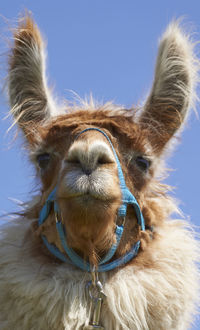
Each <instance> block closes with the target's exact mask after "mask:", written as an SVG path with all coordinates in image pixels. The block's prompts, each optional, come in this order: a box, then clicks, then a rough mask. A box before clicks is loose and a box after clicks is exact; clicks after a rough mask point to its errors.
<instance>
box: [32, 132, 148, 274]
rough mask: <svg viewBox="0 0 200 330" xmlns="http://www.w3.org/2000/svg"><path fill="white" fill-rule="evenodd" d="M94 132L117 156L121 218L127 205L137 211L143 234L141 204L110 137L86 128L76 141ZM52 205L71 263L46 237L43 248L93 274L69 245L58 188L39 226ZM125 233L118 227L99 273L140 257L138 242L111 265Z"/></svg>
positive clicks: (43, 213)
mask: <svg viewBox="0 0 200 330" xmlns="http://www.w3.org/2000/svg"><path fill="white" fill-rule="evenodd" d="M91 130H95V131H98V132H100V133H101V134H103V135H104V136H105V138H106V139H107V140H108V142H109V144H110V146H111V148H112V151H113V154H114V156H115V160H116V163H117V169H118V177H119V184H120V189H121V194H122V204H121V206H120V207H119V209H118V217H121V218H125V217H126V213H127V205H128V204H130V205H132V206H133V207H134V210H135V214H136V217H137V221H138V224H139V226H140V227H141V230H143V231H144V230H145V222H144V218H143V215H142V212H141V210H140V207H139V204H138V202H137V200H136V198H135V197H134V196H133V194H132V193H131V192H130V190H129V189H128V187H127V186H126V183H125V179H124V175H123V172H122V168H121V165H120V162H119V159H118V156H117V154H116V151H115V149H114V147H113V145H112V142H111V141H110V139H109V137H108V136H107V134H106V133H105V132H104V131H102V130H100V129H99V128H93V127H91V128H87V129H85V130H83V131H82V132H80V133H79V134H78V136H77V138H78V137H79V136H80V135H81V134H83V133H84V132H87V131H91ZM52 205H53V207H54V212H55V215H57V216H56V229H57V232H58V235H59V237H60V241H61V244H62V247H63V249H64V251H65V253H66V254H67V256H68V257H69V259H68V258H67V257H66V255H65V254H63V253H62V252H61V251H60V250H59V249H58V248H57V247H56V246H55V245H54V244H50V243H49V242H48V240H47V238H46V237H45V236H44V235H42V240H43V242H44V244H45V245H46V247H47V249H48V250H49V251H50V252H51V253H52V254H53V255H54V256H55V257H56V258H58V259H60V260H61V261H63V262H70V263H71V264H73V265H76V266H77V267H78V268H80V269H82V270H84V271H88V272H89V271H92V265H91V264H90V263H88V262H87V261H85V260H84V259H82V258H81V257H80V256H79V255H78V254H77V253H76V252H75V251H74V250H73V249H72V248H70V247H69V246H68V244H67V239H66V235H65V228H64V226H63V224H62V222H61V221H60V220H59V213H60V210H59V206H58V203H57V202H56V187H55V188H54V189H53V190H52V192H51V193H50V194H49V196H48V198H47V200H46V202H45V204H44V206H43V208H42V210H41V212H40V215H39V220H38V225H39V226H41V225H42V224H43V223H44V221H45V220H46V219H47V217H48V215H49V213H50V211H51V208H52ZM123 230H124V226H123V225H121V226H118V225H116V230H115V235H116V243H114V244H113V245H112V246H111V248H110V249H109V251H108V252H107V254H106V255H105V256H104V257H103V258H102V259H101V260H100V262H99V264H98V269H97V271H98V272H105V271H109V270H111V269H114V268H116V267H119V266H122V265H124V264H126V263H127V262H129V261H130V260H131V259H133V258H134V257H135V256H136V255H137V254H138V250H139V248H140V241H137V242H136V244H134V245H133V246H132V247H131V249H130V251H129V252H127V253H126V254H125V255H124V256H122V257H120V258H118V259H116V260H113V261H111V262H109V261H110V260H111V259H112V257H113V256H114V254H115V252H116V250H117V248H118V246H119V243H120V240H121V237H122V234H123ZM108 262H109V263H108Z"/></svg>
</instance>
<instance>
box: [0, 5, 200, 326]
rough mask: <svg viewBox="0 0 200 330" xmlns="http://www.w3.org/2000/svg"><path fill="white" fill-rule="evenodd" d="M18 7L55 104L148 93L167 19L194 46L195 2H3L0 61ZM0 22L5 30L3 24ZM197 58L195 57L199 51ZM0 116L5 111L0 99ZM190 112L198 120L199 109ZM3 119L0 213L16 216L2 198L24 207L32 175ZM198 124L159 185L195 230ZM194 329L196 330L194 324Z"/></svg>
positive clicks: (1, 62) (199, 195) (198, 18)
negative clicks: (186, 28) (190, 35)
mask: <svg viewBox="0 0 200 330" xmlns="http://www.w3.org/2000/svg"><path fill="white" fill-rule="evenodd" d="M25 8H27V9H29V10H31V11H32V13H33V16H34V18H35V20H36V21H37V23H38V25H39V27H40V29H41V30H42V32H43V34H44V36H45V38H46V39H47V40H48V75H49V81H50V83H51V84H52V85H54V86H55V92H56V94H57V95H58V96H60V97H62V98H63V97H66V98H68V97H70V93H69V91H68V90H73V91H75V92H77V93H78V94H79V95H80V96H81V97H84V95H88V94H89V93H90V92H92V93H93V95H94V96H95V98H96V99H98V100H104V101H108V100H114V101H115V102H116V103H118V104H123V105H125V106H126V107H130V106H131V105H132V104H137V102H138V101H139V100H140V99H143V97H144V96H145V95H146V93H147V92H148V89H149V87H150V86H151V82H152V78H153V70H154V63H155V58H156V53H157V44H158V39H159V36H160V35H161V33H162V32H163V31H164V29H165V27H166V26H167V24H168V23H169V22H170V20H171V19H173V18H177V17H180V16H184V17H185V22H188V23H189V24H190V23H192V26H193V30H194V31H196V32H197V34H196V36H195V37H196V39H197V40H198V38H199V40H200V2H199V0H194V1H188V0H187V1H185V0H182V1H180V0H177V1H176V0H168V1H153V0H152V1H148V0H147V1H144V0H140V1H137V0H59V1H47V0H34V1H28V0H27V1H19V0H14V1H13V0H5V1H1V2H0V14H1V15H2V17H0V34H1V36H2V38H0V39H1V40H0V54H3V53H4V52H5V51H6V44H7V41H6V39H5V38H4V36H5V35H6V36H8V35H9V33H8V26H10V25H11V26H12V25H13V23H15V21H16V19H17V17H18V14H19V13H20V12H22V11H23V10H24V9H25ZM6 22H7V23H6ZM199 55H200V52H199ZM4 77H5V57H4V55H2V56H1V57H0V78H1V79H2V81H3V78H4ZM0 109H1V114H0V117H1V119H3V118H4V117H5V115H6V114H7V111H8V107H7V104H6V100H5V98H4V97H3V95H0ZM197 110H198V112H199V116H200V106H199V105H198V107H197ZM9 125H10V120H9V119H7V120H1V121H0V130H1V134H0V169H1V170H0V183H1V189H0V213H1V214H2V213H3V212H9V211H14V210H16V206H15V205H14V204H13V203H12V202H11V201H9V200H8V197H12V198H16V199H19V200H22V201H26V200H28V198H29V197H28V196H29V192H31V191H32V189H33V188H34V187H35V184H34V178H33V171H32V169H31V166H30V165H29V163H28V160H27V157H26V156H25V151H24V150H21V149H22V147H21V146H22V143H21V141H20V140H18V141H17V142H15V143H13V142H12V138H13V135H14V130H13V131H11V132H10V133H9V134H8V135H6V130H7V128H8V127H9ZM199 164H200V120H198V119H197V117H196V116H195V114H194V113H193V114H192V115H191V118H190V120H189V122H188V124H187V127H186V129H185V131H184V133H183V135H182V141H181V144H180V145H179V147H178V148H176V150H175V152H174V154H173V156H171V157H170V159H169V160H168V165H169V167H171V168H172V169H173V170H174V171H173V172H171V174H170V177H169V178H168V179H167V182H168V183H169V184H171V185H173V186H175V187H176V189H175V192H174V195H175V196H176V197H177V198H178V199H179V200H180V201H181V204H180V206H181V208H182V210H183V211H184V213H185V214H186V215H187V216H190V217H191V220H192V222H193V223H194V224H196V225H199V224H200V216H199V213H200V212H199V205H200V170H199ZM194 329H200V326H199V327H198V325H196V327H194V328H193V330H194Z"/></svg>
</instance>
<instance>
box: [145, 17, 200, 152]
mask: <svg viewBox="0 0 200 330" xmlns="http://www.w3.org/2000/svg"><path fill="white" fill-rule="evenodd" d="M198 71H199V61H198V60H197V58H196V56H195V54H194V43H193V42H192V41H191V40H190V37H189V36H188V35H187V34H184V33H183V31H182V30H181V29H180V27H179V24H178V23H177V22H173V23H172V24H170V25H169V27H168V29H167V30H166V32H165V33H164V35H163V37H162V39H161V41H160V46H159V52H158V57H157V62H156V69H155V77H154V82H153V87H152V90H151V93H150V95H149V97H148V99H147V101H146V104H145V106H144V111H143V112H142V114H141V117H140V122H141V123H142V125H144V127H146V128H147V129H148V130H149V133H150V139H151V141H152V144H153V146H154V148H155V150H156V151H157V152H158V153H159V152H161V151H162V149H163V147H164V146H165V144H166V143H167V142H168V141H169V140H170V138H171V137H172V136H173V135H174V133H176V131H177V130H178V129H179V128H180V127H181V125H182V123H183V122H184V119H185V118H186V117H187V114H188V110H189V109H190V108H192V107H194V106H195V101H196V98H197V97H196V92H195V89H196V85H197V82H198Z"/></svg>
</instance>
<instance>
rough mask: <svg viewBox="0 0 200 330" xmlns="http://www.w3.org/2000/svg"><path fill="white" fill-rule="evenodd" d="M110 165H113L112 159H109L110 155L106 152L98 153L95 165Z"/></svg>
mask: <svg viewBox="0 0 200 330" xmlns="http://www.w3.org/2000/svg"><path fill="white" fill-rule="evenodd" d="M110 163H113V158H111V157H110V154H108V153H106V152H99V155H98V157H97V164H100V165H103V164H110Z"/></svg>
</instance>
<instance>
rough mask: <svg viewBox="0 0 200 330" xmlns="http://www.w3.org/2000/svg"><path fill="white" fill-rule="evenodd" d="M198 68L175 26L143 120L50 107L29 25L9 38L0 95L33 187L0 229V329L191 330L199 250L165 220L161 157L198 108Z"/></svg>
mask: <svg viewBox="0 0 200 330" xmlns="http://www.w3.org/2000/svg"><path fill="white" fill-rule="evenodd" d="M198 71H199V62H198V59H197V58H196V56H195V52H194V44H193V42H192V41H191V38H190V36H189V35H187V34H185V33H184V32H183V30H182V28H181V27H180V24H179V23H178V22H172V23H171V24H170V25H169V27H168V28H167V30H166V32H165V33H164V35H163V36H162V39H161V41H160V45H159V52H158V57H157V62H156V69H155V77H154V82H153V86H152V89H151V91H150V94H149V96H148V98H147V100H146V102H145V103H144V105H143V107H142V109H129V110H127V109H124V108H123V107H121V106H116V105H113V104H112V103H106V104H104V105H100V104H96V103H95V102H94V100H92V99H91V100H90V101H88V102H87V101H81V102H79V104H77V105H74V106H73V107H70V105H65V106H64V107H63V106H62V107H58V106H57V105H56V102H55V100H54V98H53V96H52V94H51V92H50V90H49V89H48V86H47V80H46V76H45V47H44V42H43V39H42V37H41V34H40V32H39V29H38V27H37V25H36V24H35V22H34V21H33V19H32V17H30V16H29V15H26V16H25V17H24V18H23V19H22V20H20V22H19V24H18V27H17V28H16V30H15V31H14V42H13V46H12V47H11V49H10V55H9V72H8V95H9V102H10V106H11V113H12V115H13V117H14V121H15V123H16V124H17V125H18V127H19V129H20V130H21V131H22V132H23V136H24V141H25V143H26V145H27V149H28V150H29V152H30V159H31V161H32V162H33V163H34V164H35V168H36V176H37V178H38V179H39V180H40V182H41V187H40V192H39V193H38V196H37V197H35V198H34V199H33V200H32V201H30V203H28V204H27V205H26V206H25V208H24V210H23V212H21V213H20V214H19V215H18V216H17V218H16V219H15V220H14V221H13V222H9V223H8V225H5V226H3V227H2V228H1V239H0V292H1V294H0V311H1V312H0V329H2V330H10V329H15V330H36V329H37V330H39V329H48V330H58V329H59V330H64V329H65V330H68V329H69V330H71V329H75V330H78V329H85V330H86V329H107V330H120V329H123V330H128V329H131V330H134V329H135V330H144V329H145V330H147V329H150V330H157V329H159V330H166V329H178V330H181V329H188V327H189V326H190V325H191V322H192V319H193V316H194V314H195V312H196V308H197V305H198V295H199V291H198V290H199V285H198V281H199V270H198V266H197V262H198V258H199V252H198V251H199V247H198V241H197V239H195V234H194V232H193V230H192V228H191V226H190V225H189V224H187V223H186V222H184V221H182V220H173V219H172V218H171V215H172V213H173V212H177V211H178V209H177V206H176V203H175V202H174V201H173V199H172V197H170V196H168V191H169V187H168V186H167V185H165V184H163V183H160V180H159V177H161V176H162V175H163V173H164V164H163V163H164V160H163V159H164V155H165V153H166V151H167V150H169V149H170V146H171V145H173V141H174V140H175V136H176V135H177V133H179V132H180V131H181V129H182V127H183V124H184V122H185V119H186V118H187V116H188V111H189V110H190V109H191V108H194V107H195V101H196V99H197V96H196V86H197V83H198Z"/></svg>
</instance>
